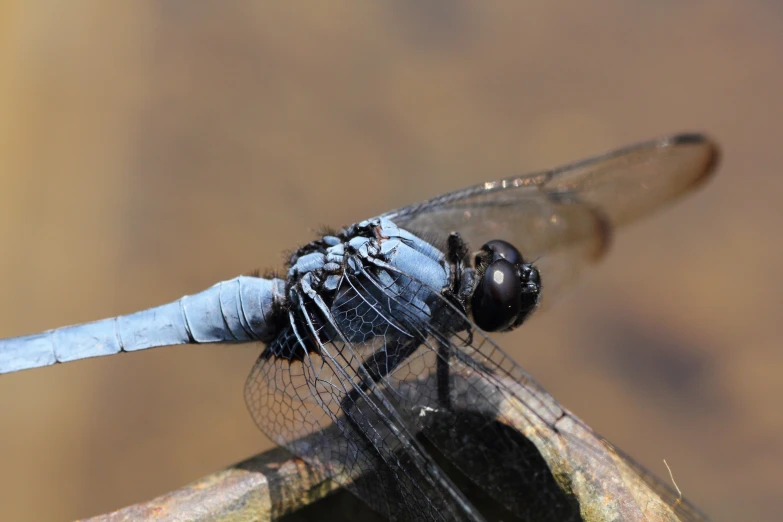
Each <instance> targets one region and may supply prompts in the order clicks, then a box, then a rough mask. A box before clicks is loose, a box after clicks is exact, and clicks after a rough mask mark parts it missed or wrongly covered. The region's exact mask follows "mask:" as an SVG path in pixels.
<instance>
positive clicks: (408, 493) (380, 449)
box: [245, 330, 482, 522]
mask: <svg viewBox="0 0 783 522" xmlns="http://www.w3.org/2000/svg"><path fill="white" fill-rule="evenodd" d="M383 340H384V339H383V337H376V338H375V339H374V342H375V343H376V344H377V342H383ZM301 343H302V341H301V339H299V338H298V337H297V336H296V335H295V334H294V332H293V331H292V330H288V331H287V332H286V333H284V334H282V335H281V336H280V337H279V338H278V339H277V340H276V341H275V342H274V343H273V344H272V345H271V346H270V347H269V348H268V349H267V350H266V351H265V352H264V354H262V355H261V356H260V357H259V359H258V360H257V362H256V364H255V366H254V367H253V370H252V371H251V373H250V375H249V377H248V379H247V382H246V385H245V400H246V402H247V405H248V409H249V410H250V413H251V415H252V417H253V419H254V420H255V422H256V424H257V425H258V427H259V428H260V429H261V431H263V432H265V433H266V434H267V435H268V436H269V437H270V438H271V439H272V440H273V441H275V442H276V443H277V444H280V445H282V446H284V447H286V448H288V449H289V450H290V451H291V452H292V453H293V454H294V455H297V456H299V457H300V458H302V459H303V460H304V461H305V462H307V463H308V464H310V466H311V467H312V468H313V469H314V470H315V471H316V472H317V473H320V474H322V476H325V477H329V478H331V479H333V480H334V481H335V482H337V483H339V484H342V485H343V486H345V487H347V488H348V489H349V490H350V491H351V492H352V493H354V494H355V495H356V496H357V497H358V498H360V499H361V500H363V501H364V502H366V503H367V504H368V505H369V506H370V507H372V508H373V509H374V510H375V511H377V512H378V513H380V514H381V515H383V516H385V517H386V518H388V519H389V520H393V521H443V522H446V521H451V520H474V521H475V520H482V519H481V518H480V516H476V515H477V514H475V513H474V514H473V515H471V514H470V511H471V509H472V508H471V507H470V506H468V505H467V504H465V505H464V506H463V503H462V502H463V501H461V500H458V501H455V500H454V499H453V498H451V497H450V496H449V493H448V490H449V489H450V488H449V487H446V488H444V487H442V482H440V481H439V480H438V479H437V478H433V477H432V476H431V473H429V472H428V470H427V469H426V468H425V467H423V466H421V464H420V459H419V458H417V457H420V455H418V454H417V451H418V450H417V449H416V448H415V447H411V446H410V445H409V442H410V441H407V440H406V439H405V434H404V431H405V428H404V426H401V425H399V424H398V423H399V420H398V418H399V416H398V415H396V414H395V412H393V411H388V409H387V408H386V407H385V406H384V405H383V404H380V403H378V402H377V401H376V400H375V399H374V398H373V397H372V393H371V390H367V391H366V392H364V393H362V394H361V395H363V396H362V397H358V398H347V397H348V396H349V394H351V392H352V391H353V390H356V389H358V386H357V383H358V382H359V381H360V378H359V377H358V376H357V367H358V365H359V364H360V363H361V362H362V360H363V359H364V358H363V357H362V353H367V350H368V349H371V348H368V347H365V346H362V345H359V346H358V347H357V348H354V347H353V346H351V345H347V344H342V343H335V342H329V343H328V344H327V345H321V350H322V352H321V354H318V353H315V352H303V353H302V357H301V359H294V360H289V359H286V358H281V357H277V356H275V355H273V353H278V354H279V353H284V352H286V351H290V350H299V349H300V348H301V346H302V344H301ZM289 353H290V352H289ZM346 405H350V410H349V411H350V416H351V419H349V418H348V416H347V412H346ZM400 431H402V432H403V433H402V434H401V433H400ZM466 509H467V512H466Z"/></svg>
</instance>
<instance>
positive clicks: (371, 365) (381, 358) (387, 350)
mask: <svg viewBox="0 0 783 522" xmlns="http://www.w3.org/2000/svg"><path fill="white" fill-rule="evenodd" d="M420 345H421V339H419V338H416V337H412V338H401V337H399V336H395V337H392V338H391V339H390V340H389V341H387V343H386V346H385V347H383V348H381V349H380V350H377V351H376V352H374V353H373V354H372V355H370V356H369V357H368V358H367V359H366V360H365V361H364V362H363V363H362V368H361V369H360V370H359V374H360V375H365V376H367V377H369V380H368V379H365V380H363V381H362V382H361V383H359V384H357V385H356V386H355V387H354V388H353V389H352V390H351V391H350V392H348V393H347V394H346V395H345V397H343V399H342V400H341V401H340V409H341V410H342V411H343V413H344V414H345V416H346V418H347V419H348V421H349V422H350V423H351V425H352V426H353V427H354V429H356V431H358V432H359V433H364V432H363V431H362V429H361V428H360V426H359V425H358V423H357V421H356V419H354V418H353V416H352V414H351V410H352V409H353V406H354V405H355V404H356V403H357V402H358V401H359V399H360V398H361V397H362V395H364V394H366V393H367V392H368V391H369V390H370V388H371V387H372V386H373V385H374V384H375V383H377V382H378V381H380V380H381V379H383V378H384V377H386V376H387V375H389V374H390V373H391V372H393V371H394V370H395V369H396V368H397V367H398V366H399V365H400V364H401V363H402V362H403V361H404V360H405V359H407V358H408V357H410V355H411V354H412V353H413V352H415V351H416V349H417V348H418V347H419V346H420Z"/></svg>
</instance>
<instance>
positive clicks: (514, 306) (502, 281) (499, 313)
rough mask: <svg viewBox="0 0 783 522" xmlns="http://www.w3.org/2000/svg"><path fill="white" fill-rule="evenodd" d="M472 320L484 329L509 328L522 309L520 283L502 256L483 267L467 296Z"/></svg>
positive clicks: (513, 267) (491, 330)
mask: <svg viewBox="0 0 783 522" xmlns="http://www.w3.org/2000/svg"><path fill="white" fill-rule="evenodd" d="M471 309H472V310H473V320H474V321H475V322H476V325H477V326H478V327H479V328H481V329H482V330H484V331H487V332H498V331H501V330H506V329H508V328H510V327H511V326H512V325H514V323H515V322H516V319H517V316H518V315H519V312H520V311H521V310H522V285H521V284H520V280H519V272H518V271H517V267H516V266H514V265H513V264H511V263H509V262H508V261H506V260H505V259H498V260H497V261H493V262H492V263H490V264H489V266H487V268H486V271H485V272H484V274H483V275H482V276H481V278H480V279H479V282H478V284H477V285H476V288H475V290H474V291H473V297H472V298H471Z"/></svg>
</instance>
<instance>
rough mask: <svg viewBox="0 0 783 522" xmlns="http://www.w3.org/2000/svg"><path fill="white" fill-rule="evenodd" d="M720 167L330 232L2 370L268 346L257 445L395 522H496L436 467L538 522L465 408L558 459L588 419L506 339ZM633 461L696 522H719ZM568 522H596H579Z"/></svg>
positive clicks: (637, 159) (681, 138) (456, 198)
mask: <svg viewBox="0 0 783 522" xmlns="http://www.w3.org/2000/svg"><path fill="white" fill-rule="evenodd" d="M718 158H719V149H718V147H717V145H716V144H715V143H714V142H713V141H712V140H711V139H709V138H708V137H706V136H704V135H701V134H694V133H687V134H676V135H671V136H666V137H663V138H659V139H655V140H651V141H647V142H643V143H638V144H635V145H631V146H628V147H625V148H621V149H618V150H615V151H612V152H609V153H605V154H602V155H598V156H595V157H592V158H589V159H586V160H583V161H580V162H576V163H572V164H569V165H566V166H563V167H559V168H555V169H551V170H544V171H541V172H534V173H530V174H525V175H512V176H510V177H506V178H503V179H499V180H496V181H490V182H485V183H481V184H478V185H475V186H472V187H468V188H465V189H462V190H457V191H454V192H449V193H445V194H442V195H439V196H437V197H434V198H432V199H429V200H427V201H424V202H421V203H416V204H413V205H409V206H406V207H403V208H399V209H396V210H392V211H390V212H386V213H384V214H380V215H378V216H376V217H373V218H370V219H366V220H364V221H360V222H357V223H354V224H352V225H350V226H347V227H344V228H342V229H339V230H332V231H327V232H326V233H324V234H323V236H322V237H320V238H318V239H316V240H314V241H312V242H310V243H308V244H306V245H304V246H302V247H300V248H299V249H298V250H296V251H295V252H294V253H293V254H292V255H291V256H290V259H289V262H288V265H287V267H286V268H287V271H286V272H285V273H282V274H274V273H270V274H266V275H264V276H262V275H261V274H259V273H255V274H252V275H246V276H239V277H236V278H234V279H230V280H226V281H222V282H220V283H217V284H216V285H214V286H212V287H210V288H208V289H206V290H204V291H201V292H199V293H196V294H193V295H189V296H185V297H182V298H181V299H179V300H177V301H174V302H171V303H168V304H164V305H162V306H157V307H154V308H150V309H147V310H143V311H139V312H136V313H132V314H129V315H122V316H118V317H113V318H109V319H103V320H99V321H95V322H91V323H85V324H79V325H72V326H65V327H61V328H56V329H52V330H48V331H45V332H42V333H37V334H33V335H26V336H21V337H15V338H8V339H2V340H0V373H8V372H15V371H19V370H25V369H31V368H38V367H43V366H48V365H52V364H56V363H64V362H70V361H76V360H80V359H84V358H88V357H98V356H104V355H115V354H119V353H123V352H134V351H139V350H146V349H148V348H154V347H162V346H171V345H179V344H203V343H225V344H238V343H260V344H259V349H260V350H262V351H261V353H260V356H259V357H258V359H257V361H256V363H255V365H254V366H253V368H252V370H251V371H250V374H249V376H248V378H247V381H246V384H245V391H244V394H245V400H246V403H247V406H248V409H249V411H250V414H251V416H252V417H253V419H254V421H255V422H256V424H257V425H258V427H259V428H260V430H261V431H263V432H264V433H265V434H266V435H267V436H268V437H269V438H271V439H272V440H273V441H274V442H276V443H277V444H279V445H282V446H284V447H286V448H287V449H289V450H290V451H291V452H292V453H293V454H294V455H296V456H298V457H300V458H301V459H303V460H304V461H306V462H307V463H309V464H310V465H311V466H313V467H315V468H317V469H319V470H321V471H322V472H324V473H325V474H326V475H327V476H329V477H331V478H332V479H334V480H335V481H337V482H338V483H340V484H343V485H344V486H345V487H347V488H348V489H349V490H350V491H352V492H353V493H355V494H356V495H357V496H358V497H359V498H360V499H361V500H362V501H364V502H365V503H367V504H368V505H369V506H370V507H371V508H372V509H373V510H375V511H377V512H378V513H380V514H381V515H382V516H384V517H386V518H387V519H389V520H411V521H419V520H422V521H425V520H426V521H451V520H460V521H461V520H466V521H467V520H470V521H479V520H484V519H485V518H484V515H483V514H482V513H481V512H480V510H479V509H477V508H476V507H475V505H474V504H473V503H472V501H471V500H469V499H468V498H467V496H466V495H465V494H464V493H463V491H461V489H460V488H459V487H458V486H456V485H455V482H454V481H453V480H452V478H451V477H450V475H449V474H448V473H446V472H444V470H443V466H441V465H439V464H438V463H437V462H436V460H435V457H434V453H435V452H437V453H439V454H440V455H441V456H443V457H445V459H446V461H448V462H449V463H450V464H452V465H453V466H454V467H455V468H456V469H457V470H459V471H461V472H462V473H464V474H465V475H467V476H468V478H469V479H470V480H472V481H473V482H474V483H475V485H476V486H478V487H479V488H481V489H483V490H484V491H486V493H487V494H489V495H490V496H491V497H492V498H494V499H495V500H496V501H498V502H499V503H500V504H502V505H503V506H504V508H505V509H507V510H508V511H510V513H511V514H512V515H513V516H516V517H518V518H519V519H522V520H529V519H531V518H534V517H533V515H531V513H530V512H529V510H530V506H529V505H527V504H526V503H525V502H521V501H519V498H522V497H524V495H522V496H520V495H519V494H516V493H517V492H519V491H521V490H523V489H528V490H530V491H533V492H535V488H536V487H537V481H540V480H541V479H540V477H538V476H526V475H525V474H524V473H523V474H521V475H520V476H517V477H514V479H513V480H511V481H509V479H508V477H509V476H510V475H509V474H513V473H514V470H517V469H525V468H526V466H527V465H528V464H529V462H528V461H529V459H530V455H529V451H525V449H524V448H522V447H520V446H521V445H520V443H519V442H518V441H517V440H516V439H512V438H511V437H509V436H506V435H504V434H503V432H501V431H500V430H498V429H497V427H496V426H495V425H494V424H492V423H490V422H479V423H477V424H475V423H474V424H473V425H471V427H470V429H467V428H466V426H467V424H465V423H460V422H461V421H459V420H458V419H461V418H462V417H460V415H461V412H460V410H459V408H458V404H459V403H461V402H464V400H465V397H466V396H469V397H470V400H472V401H473V402H474V403H482V401H484V402H486V403H487V404H489V403H492V404H497V402H498V401H497V398H498V397H500V398H505V399H514V401H513V402H512V403H513V404H514V405H515V406H513V407H514V408H515V409H516V413H517V414H519V415H521V416H522V417H527V418H535V419H536V421H538V422H540V423H544V425H546V426H548V427H549V428H550V430H549V432H548V433H549V435H548V436H547V437H548V438H546V440H544V444H551V445H552V447H554V446H555V445H557V444H558V440H557V439H558V438H559V437H567V436H569V435H568V433H566V430H563V429H561V428H560V427H559V426H561V425H563V423H564V422H566V421H569V420H570V421H571V422H577V423H580V422H581V421H578V419H576V418H575V417H572V414H571V413H570V412H568V411H567V410H565V409H563V408H562V407H561V406H559V405H558V403H557V402H556V401H554V399H552V398H551V397H550V396H549V395H548V394H547V393H546V392H545V391H544V390H543V389H542V388H541V387H540V386H538V385H537V384H536V383H535V381H534V380H533V379H532V378H531V377H530V376H529V375H528V374H527V373H526V372H525V371H524V370H523V369H522V368H521V367H520V366H519V365H518V364H517V363H516V362H514V360H513V359H512V358H511V357H509V356H508V355H506V353H505V352H504V351H503V350H502V348H501V347H500V346H499V344H498V343H497V342H496V341H495V338H496V337H497V336H498V335H499V334H502V333H504V332H508V331H511V330H514V329H516V328H518V327H519V326H521V325H522V324H523V323H524V322H525V321H526V320H527V319H528V318H529V317H530V316H531V314H532V313H533V312H534V311H536V310H538V309H539V308H546V307H547V306H548V305H550V304H551V303H552V302H554V301H555V298H556V297H557V296H558V295H559V294H560V293H561V292H563V291H564V290H566V289H567V288H568V287H569V285H571V284H572V282H573V281H574V279H575V278H576V277H577V276H578V275H580V274H581V273H582V272H584V270H585V269H587V268H589V267H590V266H592V265H594V264H595V263H597V262H598V261H599V260H601V258H603V257H604V255H605V254H606V252H607V250H608V247H609V244H610V241H611V237H612V233H613V231H614V230H615V229H617V228H618V227H620V226H622V225H625V224H627V223H629V222H632V221H634V220H637V219H638V218H641V217H643V216H646V215H648V214H650V213H651V212H653V211H655V210H657V209H659V208H660V207H662V206H664V205H666V204H669V203H671V202H672V201H674V200H676V199H678V198H679V197H680V196H682V195H683V194H686V193H688V192H689V191H691V190H692V189H694V188H695V187H698V186H699V185H701V183H702V182H704V181H705V180H706V179H708V178H709V177H710V175H711V174H712V172H713V171H714V170H715V166H716V165H717V163H718ZM466 375H467V376H470V378H468V379H466V378H464V377H465V376H466ZM458 376H462V379H461V380H460V379H458ZM473 377H478V378H480V382H481V386H479V385H476V384H473V385H472V384H470V383H475V382H478V381H475V380H471V379H472V378H473ZM425 383H429V384H432V383H434V385H429V384H425ZM465 383H468V384H467V385H466V384H465ZM509 383H512V384H513V383H516V384H518V385H522V386H523V388H524V390H527V392H525V393H522V392H520V387H519V386H514V385H512V384H509ZM428 412H437V413H438V414H439V415H440V417H439V418H441V419H443V420H445V428H444V422H440V423H439V424H438V427H437V428H436V427H434V425H433V424H432V423H430V422H428V421H429V419H428V415H427V413H428ZM584 429H585V430H589V428H587V427H586V426H584ZM444 433H445V435H444ZM422 437H423V438H422ZM595 440H602V439H600V437H598V436H596V437H595ZM582 444H588V445H589V444H591V443H584V442H582ZM492 446H496V447H492ZM476 448H478V449H479V452H478V454H479V455H482V454H488V452H490V451H495V453H496V454H499V455H500V456H501V459H500V462H498V461H497V459H496V460H495V461H494V463H493V464H492V465H491V466H490V465H488V464H487V462H483V461H482V459H481V458H476V452H475V451H474V452H471V451H468V450H470V449H476ZM498 448H502V450H499V449H498ZM587 449H588V451H589V450H591V449H592V448H589V447H588V448H587ZM595 454H596V455H598V454H599V453H598V452H597V451H596V452H595ZM597 458H603V457H597ZM620 459H621V460H622V461H623V462H624V463H625V464H627V465H628V466H630V467H631V468H632V469H634V470H638V472H639V474H640V475H643V476H644V477H645V480H646V481H647V482H648V483H649V484H651V485H652V486H653V487H654V488H655V490H656V491H658V492H659V493H660V494H661V496H662V498H663V499H664V500H665V501H666V502H669V503H670V505H672V506H675V507H676V511H677V514H678V516H680V517H681V519H683V520H694V521H698V520H706V517H705V516H704V515H702V514H701V513H700V512H699V511H698V510H697V509H696V508H695V507H693V506H692V505H691V504H689V503H688V502H687V501H686V500H684V499H682V498H681V497H680V496H678V495H677V494H676V493H675V492H673V491H672V490H671V488H670V487H669V486H667V485H666V484H665V483H663V482H662V481H660V480H658V479H656V478H655V477H652V476H651V475H649V474H646V473H645V472H644V470H643V469H642V468H641V467H640V466H639V465H637V464H636V463H634V462H633V461H632V459H630V457H627V456H625V455H622V454H620ZM604 464H605V465H606V466H607V467H610V466H615V465H616V463H612V462H609V461H608V460H607V461H606V462H605V463H604ZM499 467H502V468H503V469H502V471H503V472H502V473H498V468H499ZM497 475H501V476H502V477H503V478H498V477H497ZM357 477H361V479H360V480H357ZM509 483H513V484H514V488H515V489H514V490H513V491H509V490H508V489H509V488H508V484H509ZM525 498H530V495H528V496H527V497H525ZM643 508H644V507H643V506H641V507H640V509H643ZM556 516H557V517H559V518H555V519H557V520H581V518H579V517H580V515H579V513H578V510H577V511H576V512H574V513H571V514H560V515H556ZM535 519H536V520H539V519H540V518H535Z"/></svg>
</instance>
